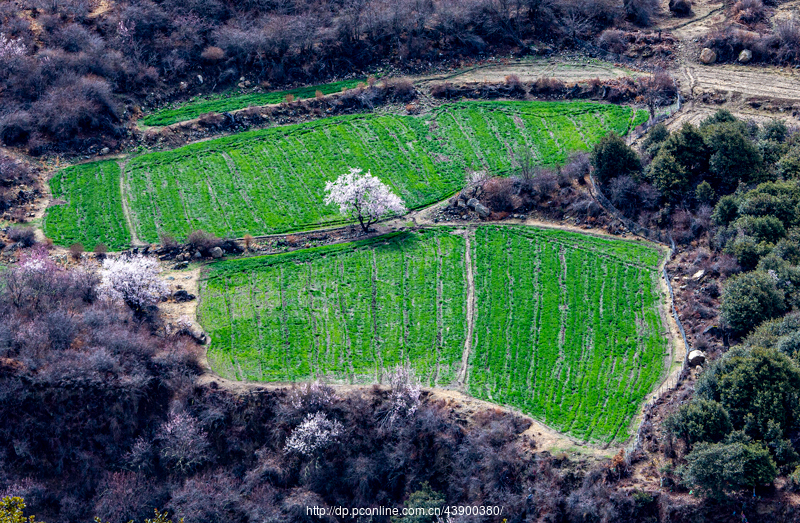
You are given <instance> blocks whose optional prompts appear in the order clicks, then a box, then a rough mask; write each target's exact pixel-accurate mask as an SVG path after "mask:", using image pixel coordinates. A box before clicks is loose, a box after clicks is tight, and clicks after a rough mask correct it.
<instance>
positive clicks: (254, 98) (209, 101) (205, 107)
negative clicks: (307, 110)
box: [142, 78, 366, 127]
mask: <svg viewBox="0 0 800 523" xmlns="http://www.w3.org/2000/svg"><path fill="white" fill-rule="evenodd" d="M362 82H366V78H356V79H354V80H343V81H341V82H332V83H329V84H321V85H311V86H308V87H299V88H297V89H289V90H287V91H272V92H269V93H250V94H235V93H234V94H227V95H218V96H215V97H212V98H206V99H200V100H195V101H191V102H188V103H186V104H183V105H181V106H179V107H175V108H171V109H161V110H159V111H156V112H154V113H153V114H148V115H147V116H145V117H144V118H142V124H144V125H148V126H152V127H158V126H163V125H171V124H174V123H178V122H185V121H186V120H192V119H194V118H197V117H199V116H200V115H202V114H206V113H224V112H228V111H236V110H238V109H246V108H248V107H257V106H260V105H269V104H277V103H281V102H283V101H284V100H285V99H286V95H288V94H290V95H292V96H294V99H295V100H302V99H304V98H313V97H314V96H315V95H316V92H317V91H321V92H322V94H326V95H327V94H333V93H339V92H341V91H344V90H345V89H353V88H354V87H356V86H358V84H360V83H362Z"/></svg>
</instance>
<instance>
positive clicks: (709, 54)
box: [700, 47, 717, 65]
mask: <svg viewBox="0 0 800 523" xmlns="http://www.w3.org/2000/svg"><path fill="white" fill-rule="evenodd" d="M700 61H701V62H703V63H704V64H706V65H709V64H713V63H714V62H716V61H717V53H715V52H714V51H712V50H711V49H709V48H708V47H704V48H703V50H702V51H700Z"/></svg>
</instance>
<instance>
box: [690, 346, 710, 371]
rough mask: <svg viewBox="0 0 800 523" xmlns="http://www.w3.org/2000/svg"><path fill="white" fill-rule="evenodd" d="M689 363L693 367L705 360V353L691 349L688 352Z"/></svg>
mask: <svg viewBox="0 0 800 523" xmlns="http://www.w3.org/2000/svg"><path fill="white" fill-rule="evenodd" d="M688 360H689V365H691V366H693V367H695V366H697V365H702V364H703V363H705V362H706V353H705V352H703V351H701V350H696V349H695V350H693V351H692V352H690V353H689V357H688Z"/></svg>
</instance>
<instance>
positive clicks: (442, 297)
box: [198, 226, 666, 441]
mask: <svg viewBox="0 0 800 523" xmlns="http://www.w3.org/2000/svg"><path fill="white" fill-rule="evenodd" d="M465 234H466V232H465V231H453V230H451V229H446V228H441V229H435V230H429V231H421V232H417V233H404V234H396V235H392V236H387V237H382V238H378V239H375V240H370V241H363V242H359V243H355V244H344V245H336V246H331V247H325V248H318V249H309V250H306V251H299V252H296V253H290V254H284V255H277V256H263V257H257V258H250V259H244V260H232V261H224V262H219V263H215V264H213V265H212V266H211V271H210V273H209V275H208V278H207V279H206V280H205V281H203V282H202V284H201V290H200V302H199V307H198V319H199V321H200V323H201V324H202V325H203V327H204V328H205V329H206V331H207V332H208V333H209V334H210V335H211V340H212V342H211V346H210V348H209V361H210V362H211V364H212V366H213V368H214V369H215V370H216V371H217V372H219V373H220V374H222V375H223V376H225V377H229V378H232V379H250V380H264V381H303V380H310V379H315V378H323V379H327V380H330V381H338V382H350V383H369V382H375V381H381V380H382V379H383V381H384V382H385V371H386V370H387V369H391V368H392V367H393V366H395V365H397V364H399V363H409V364H410V365H411V366H413V367H414V368H415V369H416V371H417V373H418V375H420V376H421V377H422V379H423V382H424V383H425V384H426V385H431V386H434V385H435V386H446V385H452V386H454V385H456V384H457V380H456V378H457V377H458V371H459V369H460V366H461V362H462V357H463V356H464V354H463V351H464V350H465V340H466V337H467V332H468V324H469V322H470V320H471V321H472V323H473V325H474V334H473V339H472V348H471V352H470V354H469V366H468V372H467V376H466V388H467V390H468V391H469V392H470V393H471V394H473V395H474V396H476V397H480V398H484V399H487V400H489V401H494V402H497V403H500V404H507V405H513V406H515V407H518V408H520V409H521V410H522V411H524V412H526V413H528V414H530V415H532V416H533V417H535V418H537V419H539V420H541V421H543V422H545V423H547V424H549V425H550V426H552V427H553V428H556V429H558V430H561V431H564V432H567V433H569V434H572V435H574V436H576V437H580V438H582V439H585V440H602V441H610V440H613V439H624V438H625V437H627V435H628V432H627V430H628V427H629V425H630V423H631V420H632V419H633V417H634V416H635V415H636V412H637V410H638V409H639V407H640V404H641V402H642V401H643V399H644V397H645V395H646V394H647V393H648V392H649V391H650V390H652V388H653V387H654V386H655V384H656V383H657V382H658V380H659V378H660V376H661V374H662V370H663V367H664V358H665V355H666V354H665V348H666V345H665V340H664V339H663V338H662V337H661V335H660V332H661V328H662V327H661V321H660V318H659V315H658V309H657V307H658V303H659V295H658V291H657V287H656V280H657V277H658V273H657V270H656V266H657V264H658V257H659V254H658V252H657V251H656V250H655V249H654V248H652V247H650V246H648V245H645V244H642V243H634V242H627V241H621V240H607V239H600V238H595V237H591V236H583V235H580V234H575V233H568V232H563V231H553V230H539V229H532V228H524V227H493V226H484V227H479V228H478V229H477V231H476V232H475V233H474V234H473V236H472V237H471V241H470V250H471V254H472V255H471V257H470V259H471V263H472V271H473V273H474V296H475V310H474V315H473V317H472V318H468V317H467V307H466V297H467V295H468V285H469V282H468V278H467V257H466V240H465V238H464V235H465Z"/></svg>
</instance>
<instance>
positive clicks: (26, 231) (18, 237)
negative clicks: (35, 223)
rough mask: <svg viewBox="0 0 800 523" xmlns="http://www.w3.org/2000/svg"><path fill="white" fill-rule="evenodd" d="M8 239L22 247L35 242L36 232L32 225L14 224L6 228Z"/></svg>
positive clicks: (29, 245)
mask: <svg viewBox="0 0 800 523" xmlns="http://www.w3.org/2000/svg"><path fill="white" fill-rule="evenodd" d="M8 239H9V240H11V241H13V242H16V243H19V244H20V245H22V246H23V247H31V246H33V245H35V244H36V232H35V231H34V230H33V227H22V226H17V225H15V226H13V227H10V228H9V229H8Z"/></svg>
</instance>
